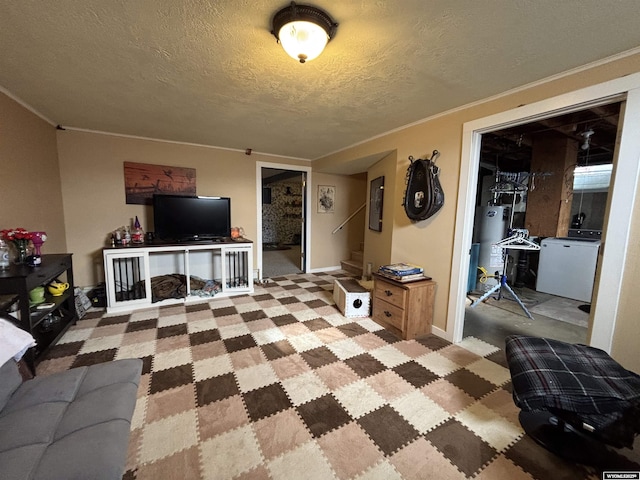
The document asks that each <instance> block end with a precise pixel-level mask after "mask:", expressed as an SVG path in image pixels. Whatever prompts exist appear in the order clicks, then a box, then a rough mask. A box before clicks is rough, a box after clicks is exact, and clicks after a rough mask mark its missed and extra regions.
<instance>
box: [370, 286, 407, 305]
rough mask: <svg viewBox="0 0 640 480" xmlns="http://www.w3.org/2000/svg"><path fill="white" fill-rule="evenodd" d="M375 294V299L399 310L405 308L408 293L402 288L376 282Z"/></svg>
mask: <svg viewBox="0 0 640 480" xmlns="http://www.w3.org/2000/svg"><path fill="white" fill-rule="evenodd" d="M373 294H374V296H375V298H379V299H380V300H384V301H385V302H388V303H390V304H392V305H395V306H396V307H398V308H405V305H406V300H407V291H406V290H405V289H404V288H402V287H399V286H397V285H393V284H392V283H388V282H384V281H379V280H378V281H376V282H375V291H374V292H373Z"/></svg>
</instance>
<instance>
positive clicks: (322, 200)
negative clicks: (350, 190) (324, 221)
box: [318, 185, 336, 213]
mask: <svg viewBox="0 0 640 480" xmlns="http://www.w3.org/2000/svg"><path fill="white" fill-rule="evenodd" d="M335 202H336V187H334V186H332V185H318V213H333V212H334V211H335Z"/></svg>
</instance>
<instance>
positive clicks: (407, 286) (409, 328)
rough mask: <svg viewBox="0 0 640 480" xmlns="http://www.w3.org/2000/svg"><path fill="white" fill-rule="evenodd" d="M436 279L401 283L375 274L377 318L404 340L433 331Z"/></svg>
mask: <svg viewBox="0 0 640 480" xmlns="http://www.w3.org/2000/svg"><path fill="white" fill-rule="evenodd" d="M435 289H436V282H434V281H433V280H418V281H415V282H407V283H400V282H396V281H394V280H391V279H389V278H386V277H383V276H382V275H378V274H377V273H374V274H373V315H372V317H373V320H375V321H376V322H377V323H379V324H380V325H382V326H383V327H385V328H386V329H388V330H390V331H391V332H393V333H395V334H396V335H399V336H400V337H402V338H403V339H404V340H408V339H412V338H416V337H418V336H421V335H427V334H429V333H431V325H432V323H433V299H434V295H435Z"/></svg>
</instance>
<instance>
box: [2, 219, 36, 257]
mask: <svg viewBox="0 0 640 480" xmlns="http://www.w3.org/2000/svg"><path fill="white" fill-rule="evenodd" d="M0 235H2V239H3V240H5V241H7V242H11V243H13V244H14V245H15V247H16V249H17V250H18V263H23V262H24V261H25V258H26V256H27V247H28V246H29V242H30V241H31V239H32V238H33V234H32V233H31V232H29V231H27V230H25V229H24V228H14V229H11V230H0Z"/></svg>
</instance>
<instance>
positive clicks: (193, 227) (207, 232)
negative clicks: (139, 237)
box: [153, 195, 231, 242]
mask: <svg viewBox="0 0 640 480" xmlns="http://www.w3.org/2000/svg"><path fill="white" fill-rule="evenodd" d="M153 224H154V228H155V236H156V237H157V238H159V239H160V240H166V241H175V242H186V241H194V240H217V239H221V238H225V237H229V236H230V235H231V199H230V198H226V197H193V196H182V195H154V196H153Z"/></svg>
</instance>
